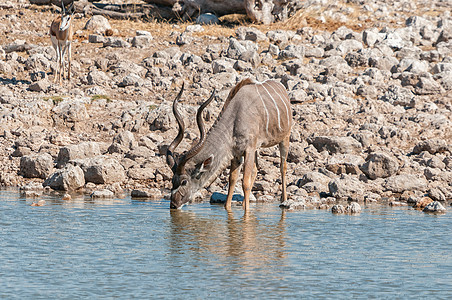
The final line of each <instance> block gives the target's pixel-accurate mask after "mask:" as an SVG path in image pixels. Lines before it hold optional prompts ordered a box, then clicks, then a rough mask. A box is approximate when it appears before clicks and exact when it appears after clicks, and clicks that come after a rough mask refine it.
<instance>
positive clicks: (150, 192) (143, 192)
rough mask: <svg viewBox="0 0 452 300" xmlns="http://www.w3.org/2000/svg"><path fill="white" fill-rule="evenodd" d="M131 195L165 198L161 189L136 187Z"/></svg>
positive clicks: (157, 198) (135, 196)
mask: <svg viewBox="0 0 452 300" xmlns="http://www.w3.org/2000/svg"><path fill="white" fill-rule="evenodd" d="M131 197H132V198H147V199H152V200H159V199H162V198H163V195H162V192H161V191H160V190H159V189H135V190H132V192H131Z"/></svg>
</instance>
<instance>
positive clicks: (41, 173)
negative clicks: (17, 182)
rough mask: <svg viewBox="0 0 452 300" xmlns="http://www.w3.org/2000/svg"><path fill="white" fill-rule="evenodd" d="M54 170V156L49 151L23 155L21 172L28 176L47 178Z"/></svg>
mask: <svg viewBox="0 0 452 300" xmlns="http://www.w3.org/2000/svg"><path fill="white" fill-rule="evenodd" d="M52 171H53V158H52V156H51V155H50V154H48V153H42V154H34V155H27V156H22V157H21V159H20V166H19V173H20V174H21V175H22V176H24V177H27V178H43V179H45V178H47V176H49V175H50V174H51V173H52Z"/></svg>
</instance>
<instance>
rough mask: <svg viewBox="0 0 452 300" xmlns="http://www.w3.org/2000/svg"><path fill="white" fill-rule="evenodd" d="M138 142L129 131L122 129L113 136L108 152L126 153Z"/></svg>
mask: <svg viewBox="0 0 452 300" xmlns="http://www.w3.org/2000/svg"><path fill="white" fill-rule="evenodd" d="M137 146H138V142H137V141H136V140H135V136H134V135H133V133H132V132H130V131H123V132H121V133H119V134H117V135H116V136H115V137H114V138H113V142H112V144H111V145H110V147H109V148H108V152H109V153H126V152H128V151H129V150H130V149H132V148H133V147H137Z"/></svg>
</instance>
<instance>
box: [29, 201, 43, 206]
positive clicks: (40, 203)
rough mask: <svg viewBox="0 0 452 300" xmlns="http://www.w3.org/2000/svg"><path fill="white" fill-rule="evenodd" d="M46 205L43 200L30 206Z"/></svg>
mask: <svg viewBox="0 0 452 300" xmlns="http://www.w3.org/2000/svg"><path fill="white" fill-rule="evenodd" d="M45 204H46V201H45V200H39V201H38V202H33V203H32V204H31V206H43V205H45Z"/></svg>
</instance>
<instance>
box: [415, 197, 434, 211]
mask: <svg viewBox="0 0 452 300" xmlns="http://www.w3.org/2000/svg"><path fill="white" fill-rule="evenodd" d="M432 202H434V201H433V200H432V199H431V198H429V197H423V198H421V199H420V200H419V201H417V202H416V204H415V205H414V206H413V208H416V209H424V208H425V207H426V206H427V205H429V204H430V203H432Z"/></svg>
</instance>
